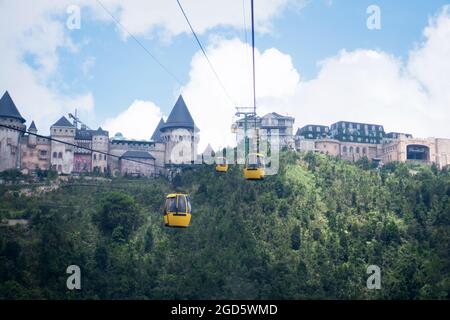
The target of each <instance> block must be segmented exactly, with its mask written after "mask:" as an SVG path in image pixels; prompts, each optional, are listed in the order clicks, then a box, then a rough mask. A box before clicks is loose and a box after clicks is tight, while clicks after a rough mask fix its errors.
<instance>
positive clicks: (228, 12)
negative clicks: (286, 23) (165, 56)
mask: <svg viewBox="0 0 450 320" xmlns="http://www.w3.org/2000/svg"><path fill="white" fill-rule="evenodd" d="M180 2H181V4H182V5H183V8H184V9H185V11H186V13H187V15H188V17H189V19H190V20H191V21H192V23H193V24H194V25H193V26H194V28H195V30H196V32H198V33H203V32H205V31H207V30H210V29H213V28H215V27H218V26H227V27H232V28H237V29H239V30H242V27H243V19H244V18H243V12H244V11H243V10H244V8H243V2H242V0H229V1H223V0H184V1H183V0H180ZM306 2H307V1H306V0H259V1H256V3H255V25H256V26H255V27H256V28H257V31H259V32H269V31H270V30H271V22H272V20H273V18H274V17H276V16H277V15H279V14H280V13H281V12H282V11H283V10H284V9H286V8H287V7H288V6H291V7H293V8H297V9H298V8H301V7H302V6H303V5H304V4H305V3H306ZM95 4H96V3H95ZM102 4H103V5H104V6H105V7H106V8H107V9H108V10H109V11H110V12H112V13H113V14H114V16H115V17H117V19H118V20H119V21H120V23H121V24H122V25H124V26H125V27H126V29H127V30H128V31H129V32H131V33H132V34H134V35H149V36H152V35H153V34H154V33H155V32H156V33H159V35H160V36H163V37H172V36H175V35H179V34H181V33H184V32H190V31H189V27H188V26H187V24H186V21H185V20H184V17H183V15H182V13H181V11H180V8H179V7H178V4H177V3H176V1H175V0H173V1H165V0H127V1H121V0H102ZM92 9H93V10H94V13H95V16H96V17H97V18H99V19H102V20H104V21H110V20H111V18H110V17H109V16H108V14H107V13H105V12H104V10H103V9H102V7H101V6H100V5H97V4H96V5H95V6H92ZM245 10H246V11H245V12H246V20H247V24H248V23H249V21H250V1H245ZM120 31H121V32H123V31H122V30H120ZM123 36H125V37H127V35H126V34H123Z"/></svg>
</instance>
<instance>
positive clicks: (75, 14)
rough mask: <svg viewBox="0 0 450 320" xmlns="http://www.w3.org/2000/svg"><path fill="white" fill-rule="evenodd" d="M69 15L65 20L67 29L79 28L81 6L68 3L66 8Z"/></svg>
mask: <svg viewBox="0 0 450 320" xmlns="http://www.w3.org/2000/svg"><path fill="white" fill-rule="evenodd" d="M66 13H67V14H68V15H69V16H68V17H67V20H66V26H67V29H69V30H78V29H81V8H80V6H77V5H70V6H68V7H67V9H66Z"/></svg>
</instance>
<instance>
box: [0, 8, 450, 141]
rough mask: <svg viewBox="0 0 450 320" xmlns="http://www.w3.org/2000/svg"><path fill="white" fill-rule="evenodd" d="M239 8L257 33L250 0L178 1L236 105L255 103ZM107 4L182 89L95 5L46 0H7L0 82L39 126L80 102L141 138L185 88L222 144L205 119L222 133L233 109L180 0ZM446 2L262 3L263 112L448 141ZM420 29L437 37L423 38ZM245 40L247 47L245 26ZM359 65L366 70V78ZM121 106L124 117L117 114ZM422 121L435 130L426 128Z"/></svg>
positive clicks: (0, 13) (97, 121) (199, 117)
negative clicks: (370, 23)
mask: <svg viewBox="0 0 450 320" xmlns="http://www.w3.org/2000/svg"><path fill="white" fill-rule="evenodd" d="M243 1H244V3H245V6H246V8H247V12H246V13H247V17H246V22H247V28H249V26H248V24H249V20H250V19H249V16H248V14H249V12H248V9H249V5H250V1H249V0H231V1H221V0H215V1H212V0H211V1H209V0H183V1H182V3H183V5H184V8H185V10H186V12H187V14H188V16H189V17H190V18H191V22H192V24H193V26H194V28H196V29H197V31H198V33H199V36H200V40H201V41H202V43H203V44H204V46H205V47H206V48H207V51H208V54H209V55H210V58H211V60H212V61H213V63H214V65H215V67H216V69H217V70H218V72H219V75H220V77H221V78H222V80H223V82H224V83H225V86H226V87H227V89H229V92H230V93H231V95H232V96H233V98H234V100H235V101H236V102H237V103H238V104H240V105H245V104H248V103H249V99H248V98H249V97H250V94H251V92H250V87H248V86H247V85H245V86H242V83H244V84H247V83H248V80H247V79H246V78H248V77H249V76H250V74H249V70H248V69H247V67H245V66H244V67H243V65H242V64H240V63H242V62H243V61H244V60H245V59H249V58H250V56H249V53H250V52H249V51H248V48H245V46H244V43H243V42H244V35H243V20H244V19H243V11H242V3H243ZM102 2H103V3H104V4H105V6H107V7H108V8H109V9H110V10H111V11H112V12H113V13H114V15H115V16H116V17H117V18H118V19H119V20H120V21H121V23H123V25H124V26H125V27H126V28H127V29H129V30H131V31H132V33H133V34H135V35H136V37H137V38H138V39H139V41H140V42H141V43H142V44H143V45H144V46H145V47H146V48H147V49H148V50H149V51H150V52H151V53H152V54H154V55H155V56H156V57H158V59H159V60H160V61H161V62H162V63H163V64H164V65H165V66H167V67H168V68H169V69H170V70H171V71H172V72H173V73H174V74H175V75H176V77H177V78H178V79H179V80H180V82H181V86H180V85H179V84H177V82H176V81H174V79H173V78H171V77H170V76H169V75H168V74H167V73H165V71H164V70H162V69H161V68H160V67H159V66H158V65H157V64H156V63H155V62H154V61H153V60H152V59H151V57H149V56H148V55H147V53H146V52H145V51H144V50H143V49H142V48H141V47H139V45H138V44H136V43H135V42H134V41H133V39H131V38H130V37H125V36H124V34H123V31H122V30H120V29H119V28H118V26H116V25H115V24H114V22H113V21H112V19H111V17H109V16H108V15H106V14H105V12H104V11H103V10H102V8H101V7H100V6H99V5H98V3H97V2H96V1H94V0H75V1H69V0H61V1H58V3H57V4H55V2H52V1H49V0H39V1H35V2H33V4H32V5H31V7H30V2H28V1H26V0H18V1H5V2H1V3H0V21H2V22H1V23H2V28H1V29H0V30H1V31H0V40H1V41H0V52H2V55H3V59H2V60H1V61H2V65H1V67H2V70H6V72H4V73H3V75H0V87H1V89H2V90H9V91H10V92H11V94H12V97H13V99H14V100H15V101H16V104H17V105H18V107H19V109H20V110H21V112H22V113H23V114H24V116H25V117H26V118H27V120H31V119H34V120H36V121H37V125H38V128H39V127H43V130H44V132H45V130H46V128H48V126H49V125H50V124H51V123H52V122H54V121H55V120H56V119H57V118H58V117H59V116H60V115H61V114H67V113H68V112H73V109H74V108H75V107H77V108H79V109H81V115H82V117H84V119H86V121H87V122H89V124H90V125H91V126H92V127H97V126H99V125H104V126H105V125H107V126H109V127H110V128H111V130H114V131H118V130H121V131H125V132H124V133H125V135H128V136H130V137H131V138H133V137H134V136H133V135H136V138H140V139H142V138H145V137H149V136H150V135H151V132H152V131H153V127H154V126H155V125H156V123H157V121H158V120H159V119H158V118H159V117H160V116H161V115H164V116H165V117H167V115H168V114H169V112H170V110H171V108H172V106H173V104H174V103H175V101H176V99H177V96H178V94H180V93H183V95H184V96H185V98H186V99H185V100H186V101H187V103H188V106H189V108H190V109H191V112H192V113H193V116H194V120H196V121H197V122H198V124H199V126H200V129H203V130H202V132H203V133H206V134H207V135H208V137H209V138H211V139H212V140H216V141H218V140H220V139H219V137H220V136H222V135H223V133H218V132H213V131H214V130H215V131H217V130H218V129H217V130H216V127H210V126H209V122H211V119H212V118H214V119H215V118H216V117H217V115H218V114H220V115H222V117H221V120H223V123H222V124H221V126H220V125H219V127H220V130H226V128H229V125H230V123H231V121H232V115H233V106H230V103H229V102H224V100H226V99H225V98H224V96H223V92H220V90H218V89H217V88H218V85H217V82H216V80H215V79H214V77H213V76H212V73H211V71H210V70H209V69H207V68H206V67H205V66H206V64H205V61H204V59H203V58H202V57H201V55H199V48H198V46H197V44H196V43H195V41H194V38H193V37H192V35H191V34H190V32H189V30H188V27H187V25H186V22H185V21H184V20H183V17H182V16H181V14H180V12H179V10H178V7H177V6H176V4H175V0H174V1H173V2H172V1H165V0H164V1H163V0H151V1H141V2H133V3H131V2H126V1H120V0H102ZM73 3H75V4H78V5H79V7H80V8H81V28H80V29H75V30H69V29H68V28H67V27H66V26H65V23H66V19H67V17H68V14H67V12H66V9H67V8H68V7H69V6H70V5H71V4H73ZM446 4H447V3H446V1H442V0H431V1H419V0H415V1H407V0H396V1H392V0H376V1H373V0H371V1H365V0H310V1H308V0H255V6H256V7H257V19H259V20H257V25H258V28H257V33H256V47H257V65H256V68H257V75H258V77H260V78H258V81H257V93H258V106H260V109H259V110H260V112H261V113H263V112H268V111H277V112H280V113H287V114H290V115H293V116H295V118H296V126H302V125H304V124H306V123H310V122H315V123H323V124H328V125H329V124H331V123H332V122H334V121H339V120H353V121H362V122H380V123H381V124H384V125H385V126H386V127H387V128H388V129H391V130H393V131H408V132H411V133H413V134H416V135H436V136H450V134H449V133H448V131H447V125H446V123H447V122H448V121H450V114H449V113H448V111H447V110H448V109H449V108H448V105H449V103H450V97H449V96H448V95H447V94H446V93H445V92H446V91H447V90H445V85H446V84H449V86H450V76H446V75H444V74H450V70H448V71H446V70H447V69H446V68H448V66H447V62H446V61H448V59H447V58H446V57H448V56H450V45H448V43H450V30H449V28H450V22H449V21H450V13H449V10H448V8H447V9H445V5H446ZM370 5H377V6H378V7H379V8H380V10H381V29H380V30H369V29H368V28H367V27H366V20H367V18H368V14H367V13H366V10H367V8H368V6H370ZM258 10H259V11H258ZM222 12H223V14H222ZM425 28H429V29H430V30H431V31H430V32H429V33H428V34H427V35H424V30H425ZM247 31H249V30H247ZM247 36H248V39H250V33H249V32H248V34H247ZM342 50H345V51H342ZM245 53H247V57H245V58H244V55H245ZM245 61H247V60H245ZM323 61H325V62H323ZM365 70H371V71H370V72H371V73H370V74H367V75H365V74H364V72H365ZM441 71H442V73H441ZM437 73H439V74H437ZM6 74H8V75H9V76H7V75H6ZM243 78H245V79H244V80H242V79H243ZM239 86H240V87H239ZM244 87H245V88H244ZM349 91H351V92H349ZM449 91H450V90H449ZM325 97H326V99H325ZM37 101H38V102H39V104H40V105H39V106H38V107H37ZM139 101H140V102H139ZM137 102H139V103H137ZM405 108H406V109H405ZM311 109H312V110H314V112H311ZM373 109H377V110H378V112H376V113H375V112H372V110H373ZM405 110H406V112H405ZM124 112H128V116H127V117H121V114H123V113H124ZM405 114H407V115H408V117H406V118H405V117H404V116H405ZM133 117H134V118H133ZM135 118H145V119H148V122H146V120H145V121H144V120H142V119H141V120H142V124H141V126H139V125H135V124H134V121H133V119H135ZM124 119H127V120H126V121H125V120H124ZM423 119H427V123H429V125H426V126H425V125H423V124H422V123H421V121H422V120H423ZM29 122H30V121H29ZM133 129H134V130H133ZM111 133H112V134H114V133H115V132H111ZM214 136H215V138H214ZM220 143H225V142H223V141H220Z"/></svg>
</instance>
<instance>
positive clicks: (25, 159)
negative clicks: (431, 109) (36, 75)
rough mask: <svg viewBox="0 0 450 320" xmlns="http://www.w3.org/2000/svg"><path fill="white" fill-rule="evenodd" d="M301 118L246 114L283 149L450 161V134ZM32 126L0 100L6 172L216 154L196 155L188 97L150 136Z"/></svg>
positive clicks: (150, 171)
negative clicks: (299, 123) (45, 130)
mask: <svg viewBox="0 0 450 320" xmlns="http://www.w3.org/2000/svg"><path fill="white" fill-rule="evenodd" d="M70 116H71V115H70ZM294 121H295V119H294V118H293V117H290V116H283V115H280V114H278V113H275V112H272V113H268V114H266V115H264V116H262V117H258V116H256V117H250V118H247V126H248V128H256V129H257V131H258V132H259V133H260V138H262V139H264V138H267V137H268V136H271V135H278V137H279V146H280V148H285V149H290V150H297V151H299V152H307V151H313V152H321V153H325V154H329V155H332V156H336V157H340V158H342V159H346V160H349V161H356V160H359V159H361V158H364V157H367V158H368V159H369V160H371V161H377V162H381V163H387V162H390V161H400V162H405V161H417V162H421V163H435V164H436V165H437V166H438V167H440V168H442V167H445V166H449V165H450V139H440V138H415V137H413V136H412V135H411V134H404V133H397V132H389V133H386V132H385V131H384V127H383V126H382V125H377V124H368V123H357V122H347V121H339V122H336V123H334V124H332V125H331V126H326V125H313V124H311V125H306V126H303V127H302V128H300V129H298V130H297V132H296V134H294V133H293V127H294ZM25 123H26V120H25V119H24V118H23V117H22V115H21V114H20V112H19V110H18V109H17V107H16V105H15V104H14V102H13V100H12V98H11V96H10V95H9V93H8V92H5V93H4V95H3V96H2V98H1V99H0V124H1V125H3V126H8V127H10V128H5V127H0V172H1V171H4V170H8V169H20V170H22V171H23V172H25V173H27V172H33V171H36V170H39V169H40V170H50V169H51V170H54V171H57V172H58V173H60V174H83V173H90V172H96V173H109V174H111V175H114V176H118V175H140V176H154V175H158V174H166V173H167V170H168V169H170V168H172V167H177V166H179V165H186V164H192V163H194V161H198V159H199V158H200V159H203V157H204V156H205V153H211V154H212V153H213V151H212V148H211V147H210V146H209V149H210V150H209V149H208V148H207V149H208V150H209V151H207V150H205V152H203V153H202V154H201V155H198V154H197V145H198V135H197V133H198V131H199V129H198V128H197V126H196V125H195V123H194V120H193V118H192V116H191V114H190V112H189V109H188V107H187V106H186V103H185V101H184V99H183V97H182V96H181V95H180V96H179V98H178V100H177V101H176V103H175V105H174V107H173V109H172V111H171V112H170V114H169V117H168V118H167V121H164V120H163V119H161V120H160V122H159V123H158V125H157V127H156V128H155V130H154V133H153V135H152V136H151V138H150V140H147V141H137V140H129V139H125V138H124V137H123V135H122V134H121V133H116V134H115V135H114V136H113V137H110V135H109V132H108V131H105V130H103V129H102V128H98V129H96V130H92V129H90V128H88V127H87V126H86V125H84V124H81V126H79V123H78V122H77V120H76V118H75V120H74V121H73V122H70V121H69V120H68V119H67V118H66V117H64V116H63V117H61V118H60V119H59V120H58V121H56V122H55V123H54V124H53V125H52V126H51V127H50V136H42V135H38V136H36V135H33V134H38V133H39V132H38V127H37V125H36V123H35V122H34V121H31V124H30V126H29V127H28V129H27V127H26V125H25ZM244 127H245V121H244V120H243V119H240V120H238V121H236V122H235V123H233V125H232V131H233V132H234V133H236V134H238V132H241V133H242V130H243V129H244ZM14 129H18V130H14ZM25 131H28V132H29V133H24V132H25ZM55 140H56V141H55ZM59 141H64V142H67V144H65V143H61V142H59ZM111 155H113V156H111Z"/></svg>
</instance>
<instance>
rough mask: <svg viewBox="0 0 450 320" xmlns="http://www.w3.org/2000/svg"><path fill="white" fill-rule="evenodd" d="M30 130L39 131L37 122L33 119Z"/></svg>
mask: <svg viewBox="0 0 450 320" xmlns="http://www.w3.org/2000/svg"><path fill="white" fill-rule="evenodd" d="M28 131H37V128H36V124H35V123H34V121H31V124H30V127H29V128H28Z"/></svg>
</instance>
